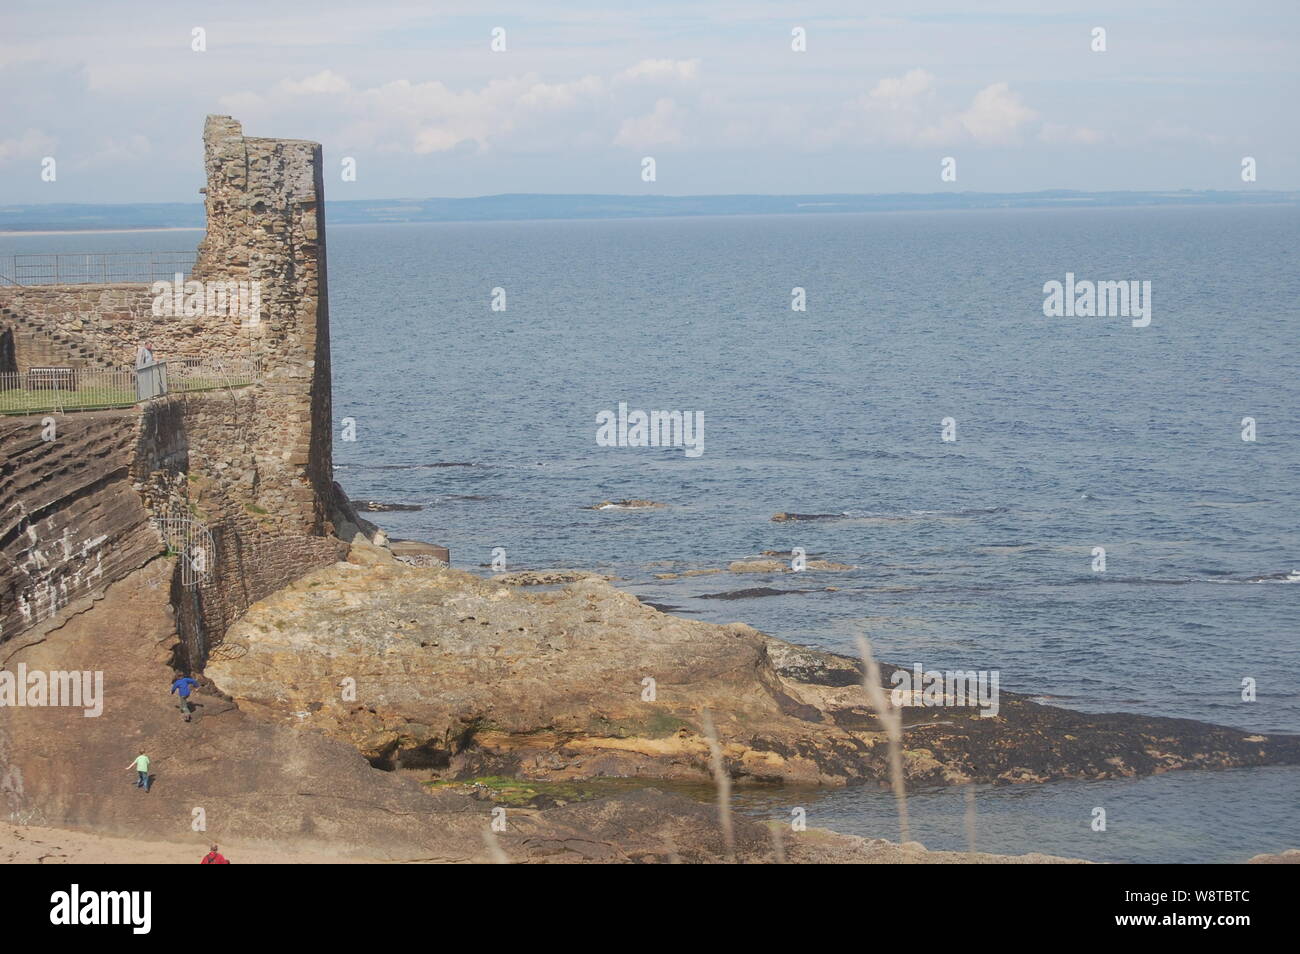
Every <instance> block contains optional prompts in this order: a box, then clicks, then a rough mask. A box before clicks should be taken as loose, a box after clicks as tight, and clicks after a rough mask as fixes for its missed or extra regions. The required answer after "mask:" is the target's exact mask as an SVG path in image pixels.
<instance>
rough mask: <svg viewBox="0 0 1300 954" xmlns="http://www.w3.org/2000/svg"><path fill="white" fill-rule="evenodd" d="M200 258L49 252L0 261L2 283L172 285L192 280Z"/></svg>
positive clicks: (173, 254) (172, 254)
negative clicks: (178, 277) (177, 280)
mask: <svg viewBox="0 0 1300 954" xmlns="http://www.w3.org/2000/svg"><path fill="white" fill-rule="evenodd" d="M197 255H198V253H197V252H195V251H185V252H50V253H48V254H26V255H11V256H9V257H8V258H4V259H0V282H3V283H7V284H11V285H91V284H100V285H104V284H115V283H119V282H121V283H128V282H129V283H138V282H161V281H172V280H173V279H174V278H175V277H176V274H177V273H178V272H179V273H180V274H181V275H182V276H184V277H185V278H188V277H189V274H190V270H191V269H193V268H194V261H195V258H196V256H197Z"/></svg>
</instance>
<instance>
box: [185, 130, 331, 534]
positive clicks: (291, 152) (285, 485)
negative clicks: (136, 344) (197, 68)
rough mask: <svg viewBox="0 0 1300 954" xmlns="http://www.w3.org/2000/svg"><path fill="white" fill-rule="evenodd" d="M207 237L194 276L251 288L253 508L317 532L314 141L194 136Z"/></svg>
mask: <svg viewBox="0 0 1300 954" xmlns="http://www.w3.org/2000/svg"><path fill="white" fill-rule="evenodd" d="M203 147H204V165H205V167H206V170H207V179H208V184H207V188H206V190H205V192H206V201H205V204H206V207H207V220H208V228H207V236H206V237H205V238H204V240H203V241H202V242H201V243H200V245H199V252H198V261H197V263H196V265H195V269H194V273H193V276H192V278H194V279H197V280H200V281H214V282H215V281H260V283H261V309H260V314H259V315H258V316H257V318H256V320H255V321H253V322H251V323H250V325H249V327H248V329H247V330H248V347H249V348H250V350H251V351H252V354H253V355H254V356H255V357H256V358H257V359H258V361H259V363H260V366H261V370H262V387H261V392H260V394H259V400H258V406H257V413H256V419H255V420H252V421H247V422H245V424H246V425H247V426H248V427H249V428H250V430H251V436H252V443H253V452H254V458H255V463H256V470H257V481H256V486H255V487H253V488H252V494H253V501H252V503H253V504H254V505H255V506H256V507H257V508H258V509H259V510H264V511H266V513H267V514H268V515H269V516H270V518H271V519H272V520H274V521H275V522H276V523H277V524H279V525H280V526H282V528H283V529H285V530H287V531H290V532H298V533H308V534H320V533H322V532H325V531H326V530H327V529H328V528H327V523H328V520H329V514H330V509H331V507H330V504H331V500H332V486H333V476H332V463H331V453H332V442H331V435H330V428H331V399H330V339H329V299H328V288H327V284H326V274H325V273H326V269H325V203H324V198H325V191H324V183H323V178H322V169H321V147H320V145H319V144H318V143H313V142H305V141H303V140H297V139H260V138H250V137H246V136H245V135H244V133H243V129H242V127H241V126H240V124H239V123H238V122H237V121H235V120H234V119H232V118H230V117H229V116H209V117H208V118H207V123H206V124H205V126H204V130H203Z"/></svg>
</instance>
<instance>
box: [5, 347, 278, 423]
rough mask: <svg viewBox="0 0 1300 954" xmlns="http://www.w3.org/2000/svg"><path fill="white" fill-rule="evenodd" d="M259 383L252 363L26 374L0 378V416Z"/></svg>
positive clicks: (180, 361) (213, 361)
mask: <svg viewBox="0 0 1300 954" xmlns="http://www.w3.org/2000/svg"><path fill="white" fill-rule="evenodd" d="M259 378H260V365H259V362H258V360H257V359H256V358H252V357H238V358H222V357H215V358H175V359H172V360H171V361H160V362H158V363H157V364H152V365H149V366H147V367H144V368H141V369H140V370H138V371H137V370H136V369H134V368H111V369H108V370H103V369H100V368H31V369H29V370H28V371H26V372H18V373H6V374H0V414H42V413H45V412H48V411H55V412H58V413H63V412H65V411H93V410H104V409H106V408H115V407H131V406H132V405H135V404H140V403H142V402H144V401H149V400H152V399H153V398H156V397H162V396H164V395H167V394H180V393H187V392H193V391H211V390H215V389H218V388H238V387H244V386H246V385H249V384H254V383H255V382H256V381H257V380H258V379H259Z"/></svg>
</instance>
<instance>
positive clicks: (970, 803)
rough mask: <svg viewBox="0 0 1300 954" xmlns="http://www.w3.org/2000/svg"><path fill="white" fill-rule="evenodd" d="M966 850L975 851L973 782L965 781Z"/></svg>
mask: <svg viewBox="0 0 1300 954" xmlns="http://www.w3.org/2000/svg"><path fill="white" fill-rule="evenodd" d="M966 850H967V851H969V852H970V853H971V854H974V853H975V783H974V782H967V783H966Z"/></svg>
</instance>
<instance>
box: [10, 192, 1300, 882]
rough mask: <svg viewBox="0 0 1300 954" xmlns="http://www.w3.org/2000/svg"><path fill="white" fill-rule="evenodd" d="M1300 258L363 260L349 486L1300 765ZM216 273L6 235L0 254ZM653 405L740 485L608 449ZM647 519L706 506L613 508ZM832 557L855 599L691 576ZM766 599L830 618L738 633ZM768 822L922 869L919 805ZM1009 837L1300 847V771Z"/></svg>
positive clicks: (1035, 808)
mask: <svg viewBox="0 0 1300 954" xmlns="http://www.w3.org/2000/svg"><path fill="white" fill-rule="evenodd" d="M1297 237H1300V209H1297V208H1295V207H1254V208H1241V207H1235V208H1234V207H1210V208H1195V209H1192V208H1168V207H1162V208H1134V209H1123V208H1119V209H1086V208H1070V209H1060V210H1055V209H1052V210H1006V211H963V212H903V213H871V214H838V215H837V214H825V215H822V214H809V215H799V216H752V217H725V218H724V217H701V218H679V219H654V220H606V221H581V222H579V221H572V222H570V221H546V222H491V223H436V224H419V225H374V226H370V225H353V226H340V227H336V228H331V229H330V231H329V256H330V259H329V267H330V274H329V282H330V309H331V322H332V328H331V334H332V340H333V371H334V407H335V418H336V421H341V420H342V419H343V418H345V417H346V418H353V419H354V420H355V422H356V440H355V441H354V442H348V441H344V440H342V439H341V431H339V430H336V432H335V445H334V452H335V463H336V467H337V474H336V475H337V477H338V479H339V480H340V482H341V483H342V484H343V486H344V487H345V488H346V489H347V490H348V492H349V494H350V495H351V496H352V497H353V498H354V499H373V500H378V501H382V502H386V503H407V504H419V505H422V506H423V508H424V509H422V510H420V511H417V512H403V513H384V514H376V515H373V516H375V517H377V522H379V523H380V524H381V525H383V526H384V527H385V528H386V529H388V530H389V532H390V533H391V534H392V535H393V536H398V537H411V538H416V539H423V540H428V541H430V542H436V543H441V544H444V545H446V546H449V547H450V548H451V552H452V559H453V564H454V565H456V566H460V567H465V568H467V569H472V570H474V571H476V572H488V571H487V570H486V569H484V568H483V565H484V564H488V563H490V562H491V560H492V558H493V555H494V553H493V551H494V548H498V547H499V548H504V550H505V556H506V560H507V564H508V566H509V568H510V569H528V568H549V567H574V568H582V569H592V570H599V571H601V572H605V573H610V574H613V575H616V576H617V577H619V578H620V580H621V581H620V582H619V584H618V585H620V586H622V587H625V588H626V589H628V590H629V591H631V592H633V593H635V594H636V595H638V596H639V597H641V598H642V599H645V600H648V601H652V602H654V603H656V604H660V605H664V606H668V607H673V608H674V609H673V610H672V611H673V612H677V613H681V614H683V615H688V616H690V617H692V618H696V619H704V620H711V621H718V622H727V621H732V620H743V621H744V622H747V623H750V624H752V625H754V626H756V627H758V628H759V629H762V630H764V631H766V632H769V633H772V634H774V635H777V636H780V637H782V638H784V639H788V640H790V641H793V642H798V643H804V644H808V645H812V646H817V647H820V648H824V649H830V650H835V651H840V652H846V653H852V652H853V638H854V635H855V634H856V633H859V632H861V633H865V634H866V635H868V636H869V637H870V639H871V640H872V643H873V645H874V647H875V651H876V654H877V656H878V657H879V658H881V659H884V660H887V661H889V662H893V663H897V664H900V665H905V666H908V667H910V666H912V665H913V664H916V663H920V664H922V665H924V666H925V667H926V668H928V669H997V670H999V671H1000V673H1001V688H1002V689H1004V690H1008V691H1015V692H1023V693H1030V694H1033V695H1036V696H1038V697H1040V698H1042V699H1043V700H1045V701H1049V702H1052V703H1053V704H1056V705H1062V706H1068V707H1073V708H1077V709H1083V710H1088V711H1127V712H1138V713H1146V714H1153V715H1169V716H1181V717H1188V718H1195V719H1202V720H1207V721H1211V722H1216V723H1221V724H1226V725H1232V726H1238V727H1242V728H1247V729H1253V730H1259V731H1268V732H1297V731H1300V622H1298V621H1300V613H1298V612H1297V609H1298V608H1300V582H1287V579H1286V577H1287V575H1288V574H1289V573H1290V572H1291V571H1293V570H1300V521H1298V520H1297V514H1300V507H1298V505H1300V415H1298V414H1297V410H1298V409H1300V407H1298V405H1300V400H1298V398H1300V349H1298V348H1297V347H1296V336H1297V331H1298V330H1300V319H1298V314H1297V302H1298V301H1300V260H1298V258H1300V256H1298V253H1297ZM197 238H198V235H197V233H192V232H184V233H182V232H178V233H174V234H160V233H148V234H145V233H141V234H134V235H99V236H85V237H76V238H73V237H70V236H31V237H27V238H16V237H13V236H6V237H2V238H0V254H6V255H7V254H11V253H12V252H14V251H47V250H55V249H59V250H68V251H84V250H86V248H83V247H82V246H85V247H93V249H95V250H111V249H118V248H166V249H172V248H177V249H184V248H190V247H192V246H193V244H194V242H195V241H197ZM73 246H77V247H75V248H74V247H73ZM1067 273H1073V275H1074V276H1075V278H1076V280H1093V281H1104V280H1137V281H1149V282H1150V283H1151V289H1152V320H1151V323H1150V325H1149V326H1148V327H1145V328H1137V327H1133V326H1132V323H1131V321H1130V319H1129V318H1125V317H1106V318H1048V317H1045V316H1044V314H1043V300H1044V292H1043V285H1044V283H1045V282H1047V281H1051V280H1056V281H1061V282H1064V281H1065V280H1066V274H1067ZM796 286H797V287H801V288H803V289H805V290H806V296H807V310H806V311H804V312H798V311H792V310H791V292H792V289H793V288H795V287H796ZM495 289H501V290H502V291H503V293H504V303H505V308H504V310H493V309H492V307H491V306H492V302H493V300H494V295H495V296H496V299H497V301H498V303H500V301H501V298H502V292H494V290H495ZM620 403H626V404H627V405H628V407H629V408H632V409H643V410H646V411H650V410H680V411H683V412H687V413H691V414H693V413H695V412H701V413H702V415H703V420H704V430H703V448H704V452H703V454H702V455H700V456H699V457H694V458H693V457H689V456H687V455H686V453H684V449H683V448H681V447H675V448H673V447H604V446H599V445H598V444H597V441H596V433H597V415H598V414H599V413H600V412H601V411H605V410H609V411H616V410H617V408H618V406H619V404H620ZM945 418H951V419H953V421H955V431H956V440H955V441H944V440H942V430H943V427H942V423H941V422H942V421H943V420H944V419H945ZM1243 418H1252V419H1254V422H1255V432H1256V440H1254V441H1243V440H1242V430H1243V424H1242V421H1243ZM623 498H647V499H652V500H655V501H658V502H661V503H663V504H666V506H665V507H663V508H660V509H650V510H620V509H606V510H592V509H586V508H589V507H590V506H591V505H593V504H596V503H599V502H601V501H606V500H618V499H623ZM778 512H797V513H808V514H833V515H838V516H837V517H836V518H835V519H820V520H815V521H797V522H773V521H772V519H771V518H772V516H773V515H774V514H776V513H778ZM794 547H801V548H803V549H804V550H805V551H806V552H807V553H808V555H809V558H812V559H817V558H820V559H825V560H829V561H834V562H836V563H843V564H849V565H852V566H854V567H855V569H853V570H850V571H846V572H834V573H832V572H815V571H807V572H805V573H800V574H794V573H785V574H759V575H754V574H746V575H743V576H742V575H735V574H731V573H725V572H724V573H720V574H713V575H703V576H689V577H680V578H675V579H658V578H657V574H664V573H681V572H683V571H688V570H699V569H709V568H724V569H725V568H726V567H727V566H728V564H729V563H731V562H732V561H735V560H740V559H744V558H753V557H756V556H757V555H758V554H760V553H761V551H764V550H778V551H788V550H790V549H792V548H794ZM1097 547H1102V548H1104V549H1105V561H1106V567H1105V570H1104V571H1100V572H1099V571H1097V570H1094V561H1095V556H1094V552H1095V551H1094V548H1097ZM764 586H766V587H772V588H775V589H790V590H798V591H800V592H797V593H791V594H786V595H774V596H766V597H761V598H750V599H742V600H716V599H705V598H703V597H704V596H706V595H707V594H716V593H720V592H726V591H733V590H738V589H742V588H747V587H764ZM1243 680H1253V681H1254V685H1255V687H1256V689H1255V691H1256V694H1257V697H1256V700H1255V701H1253V702H1247V701H1243V699H1242V687H1243ZM963 798H964V795H963V793H961V792H945V791H940V792H933V793H922V794H920V795H918V796H915V797H914V798H913V800H912V825H913V835H914V837H916V838H917V839H918V840H921V841H922V842H924V843H925V844H926V845H927V846H928V847H932V848H960V847H963V846H964V844H965V836H964V834H963V831H962V813H963V811H964V801H963ZM792 799H801V801H797V802H796V801H792ZM742 802H743V803H744V805H745V806H746V807H747V808H748V809H749V810H752V811H755V812H770V813H773V814H774V815H776V816H777V817H781V816H782V815H783V814H786V813H788V810H789V806H788V804H787V803H789V804H796V803H797V804H800V805H802V806H803V807H805V808H806V809H807V811H808V818H809V824H810V825H821V826H825V827H831V828H836V829H839V830H844V831H852V832H854V833H858V834H864V835H869V836H876V837H890V838H893V837H896V834H897V829H896V822H895V819H894V815H893V805H892V801H891V800H890V797H889V795H888V793H884V792H875V791H862V790H850V791H841V792H833V793H825V794H820V795H819V794H816V793H813V794H808V795H807V796H805V795H803V794H799V795H797V796H795V795H785V794H781V795H777V796H772V795H767V796H758V795H754V796H750V795H745V796H742ZM977 807H978V811H979V818H980V824H979V847H980V848H981V849H986V850H994V851H1002V852H1013V853H1019V852H1025V851H1044V852H1049V853H1054V854H1063V855H1070V856H1075V857H1085V858H1092V859H1096V860H1103V861H1171V862H1194V861H1214V862H1218V861H1240V860H1244V859H1245V858H1248V857H1250V856H1251V855H1252V854H1255V853H1257V852H1263V851H1277V850H1282V849H1286V848H1290V847H1300V769H1298V768H1271V769H1248V770H1236V771H1225V772H1185V773H1171V774H1169V775H1165V776H1160V777H1156V778H1150V779H1137V780H1122V781H1107V782H1063V783H1053V784H1048V785H1043V786H1014V787H988V788H982V789H980V791H979V794H978V798H977ZM1094 807H1105V808H1106V809H1107V814H1108V831H1107V832H1105V833H1098V832H1094V831H1092V830H1091V828H1090V826H1089V823H1090V821H1091V818H1092V815H1091V812H1092V809H1093V808H1094Z"/></svg>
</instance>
